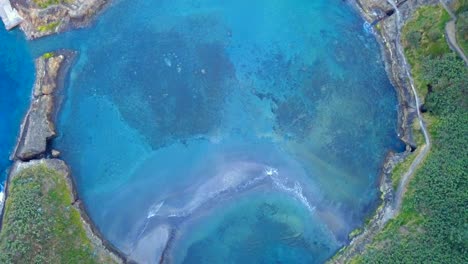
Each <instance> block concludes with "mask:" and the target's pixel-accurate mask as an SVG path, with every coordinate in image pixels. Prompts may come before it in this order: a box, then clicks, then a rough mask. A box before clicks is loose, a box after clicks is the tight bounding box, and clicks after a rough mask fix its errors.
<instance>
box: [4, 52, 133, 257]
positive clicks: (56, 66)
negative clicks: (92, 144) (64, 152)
mask: <svg viewBox="0 0 468 264" xmlns="http://www.w3.org/2000/svg"><path fill="white" fill-rule="evenodd" d="M75 55H76V54H75V52H73V51H67V50H61V51H57V52H54V53H46V54H44V55H43V56H41V57H40V58H38V59H36V61H35V65H36V81H35V83H34V88H33V96H32V100H31V105H30V109H29V110H28V113H27V114H26V117H25V118H24V121H23V124H22V126H21V131H20V136H19V139H18V142H17V146H16V149H15V151H14V154H13V155H12V157H11V159H12V160H13V161H14V163H13V166H12V168H11V169H10V173H9V175H8V180H7V183H6V186H5V200H6V199H7V198H8V189H9V188H8V187H9V182H11V180H12V179H13V178H14V177H15V175H18V173H20V172H21V171H22V170H24V169H26V168H29V167H31V166H35V165H38V164H42V165H45V166H47V167H48V168H50V169H52V170H55V171H57V172H59V173H60V174H62V175H63V176H64V177H65V178H66V180H67V183H68V187H69V190H70V192H71V194H72V197H73V201H74V202H73V203H72V206H74V207H75V208H76V209H77V210H78V211H79V212H80V216H81V221H82V223H83V226H84V228H85V230H86V234H87V236H88V238H89V239H90V240H91V241H92V243H93V245H95V247H96V248H97V249H98V250H99V251H100V252H103V254H106V255H109V256H110V257H111V258H112V259H113V260H115V262H117V263H124V262H125V259H126V256H125V255H124V254H122V253H121V252H120V251H119V250H118V249H117V248H115V247H114V246H113V245H112V244H111V243H110V242H108V241H107V240H106V239H105V238H104V237H103V236H102V234H101V233H100V231H99V230H98V228H97V227H96V226H95V225H94V224H93V222H92V221H91V220H90V218H89V216H88V214H87V212H86V209H85V207H84V206H83V204H82V202H81V200H80V199H79V197H78V194H77V191H76V185H75V183H74V179H73V177H71V172H70V169H69V167H68V165H67V164H66V163H65V162H64V161H63V160H60V159H59V155H60V152H59V151H57V150H52V149H50V146H49V145H50V144H49V143H50V140H51V139H52V138H53V137H55V136H56V131H55V119H56V115H57V111H58V109H59V107H58V105H59V104H60V100H61V98H60V90H61V89H60V88H61V87H63V85H64V80H65V77H66V75H67V73H68V70H69V68H70V67H71V64H72V63H73V60H74V57H75ZM0 219H3V213H2V214H1V215H0ZM0 228H1V221H0Z"/></svg>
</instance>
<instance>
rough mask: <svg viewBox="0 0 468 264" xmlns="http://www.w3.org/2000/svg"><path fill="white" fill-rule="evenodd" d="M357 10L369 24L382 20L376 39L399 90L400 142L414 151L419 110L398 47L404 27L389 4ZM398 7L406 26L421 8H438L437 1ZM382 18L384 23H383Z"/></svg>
mask: <svg viewBox="0 0 468 264" xmlns="http://www.w3.org/2000/svg"><path fill="white" fill-rule="evenodd" d="M356 2H357V6H358V7H359V9H360V10H359V11H360V13H361V15H362V16H363V18H364V19H366V20H367V21H368V22H369V23H372V22H373V21H376V20H380V21H379V22H378V34H376V36H377V38H378V39H379V40H380V43H381V44H382V45H383V49H382V52H383V56H384V58H385V66H386V69H387V72H388V74H389V76H390V80H391V81H392V83H393V85H394V86H395V87H396V89H397V94H398V100H399V102H400V104H399V105H400V108H399V115H400V118H399V120H400V124H399V126H400V129H399V130H400V131H399V134H400V138H401V139H402V140H403V141H404V142H405V143H406V144H407V145H410V146H411V148H415V147H416V143H415V141H414V138H413V133H412V129H411V126H412V123H413V120H414V118H416V113H417V110H418V106H416V103H415V98H414V96H413V93H412V91H411V84H410V81H409V80H408V77H407V74H406V68H405V66H404V62H403V58H401V56H400V55H399V52H398V45H400V43H399V40H398V32H399V30H401V27H402V26H403V25H402V24H401V25H397V21H396V19H397V18H396V15H393V14H394V11H393V7H392V6H391V5H390V3H389V2H388V1H386V0H358V1H356ZM394 2H395V3H396V4H398V5H399V8H398V9H399V12H400V16H401V19H402V21H401V22H402V23H403V24H404V23H405V22H406V21H407V20H408V19H409V18H410V17H411V16H412V14H413V13H414V12H415V11H416V9H417V8H418V7H420V6H422V5H434V4H438V3H439V1H438V0H412V1H403V0H400V1H398V0H394ZM382 18H383V19H382Z"/></svg>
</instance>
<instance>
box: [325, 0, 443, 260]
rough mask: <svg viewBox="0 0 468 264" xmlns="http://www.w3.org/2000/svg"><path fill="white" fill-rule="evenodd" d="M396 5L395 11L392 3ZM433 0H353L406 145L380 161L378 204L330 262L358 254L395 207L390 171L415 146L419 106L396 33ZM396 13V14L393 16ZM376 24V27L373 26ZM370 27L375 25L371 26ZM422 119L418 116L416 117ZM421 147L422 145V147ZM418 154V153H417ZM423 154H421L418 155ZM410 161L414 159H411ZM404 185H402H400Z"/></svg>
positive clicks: (397, 198)
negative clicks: (379, 58) (373, 44)
mask: <svg viewBox="0 0 468 264" xmlns="http://www.w3.org/2000/svg"><path fill="white" fill-rule="evenodd" d="M391 2H393V4H394V5H396V6H398V10H395V8H394V5H392V4H391ZM438 3H439V1H437V0H413V1H406V0H400V1H397V0H390V1H386V0H356V1H355V2H354V4H355V7H356V9H357V10H358V11H359V13H360V14H361V16H362V17H363V18H364V19H365V20H366V21H367V26H368V27H369V29H370V30H371V31H372V32H373V33H374V34H375V36H376V37H377V39H378V41H379V43H380V45H381V50H382V54H383V57H384V61H385V68H386V70H387V73H388V75H389V77H390V80H391V82H392V83H393V85H394V87H395V88H396V91H397V95H398V100H399V120H398V122H399V137H400V138H401V139H402V140H403V141H404V142H405V143H406V144H407V150H406V152H405V153H402V154H394V153H390V154H389V155H388V157H387V159H386V161H385V163H384V166H383V170H382V175H381V184H380V191H381V192H382V195H381V199H382V204H381V206H380V207H379V208H378V209H377V211H376V212H375V214H374V215H373V217H372V218H371V219H370V220H369V221H368V222H367V224H366V225H365V226H364V228H363V229H362V230H360V232H359V233H358V234H357V235H354V236H353V237H352V239H351V242H350V244H349V245H348V246H346V247H344V248H342V249H341V250H340V251H339V252H338V253H337V255H336V256H335V257H334V258H333V259H332V260H330V261H329V262H330V263H348V262H349V261H351V259H352V258H353V257H354V256H356V255H358V254H360V253H362V252H363V251H364V250H365V247H366V245H367V244H368V243H370V242H371V241H372V239H373V238H374V237H375V235H376V234H377V233H378V232H379V231H380V230H382V229H383V227H384V226H385V224H386V223H387V221H388V220H389V219H390V218H392V217H393V216H394V215H395V214H396V213H397V210H398V208H396V207H398V204H397V203H398V201H400V200H401V197H396V196H398V195H399V196H401V195H402V194H401V193H400V194H399V193H396V192H395V190H394V188H393V186H392V179H391V174H392V171H393V169H394V168H395V166H396V165H397V164H398V163H400V162H402V161H403V160H404V159H405V158H406V157H407V156H408V155H409V154H410V153H411V152H413V151H414V150H415V149H416V148H417V147H420V146H417V145H416V143H415V138H414V135H413V132H414V131H413V126H412V124H413V122H414V121H416V120H417V119H419V118H418V112H419V107H420V106H419V105H418V99H417V98H415V96H417V94H415V93H414V92H413V91H412V83H411V82H412V80H411V79H410V77H409V73H408V71H409V69H407V67H409V66H408V65H407V63H406V58H404V57H403V56H404V55H403V54H402V52H400V51H401V49H400V48H401V43H400V41H401V40H400V32H401V30H402V27H403V25H404V24H406V22H407V21H408V20H409V19H410V18H411V17H412V15H413V14H414V13H415V12H416V10H417V9H418V8H419V7H421V6H423V5H435V4H438ZM396 13H398V14H397V15H398V16H397V15H394V14H396ZM376 25H377V26H376ZM374 26H376V27H375V28H374ZM418 121H419V122H422V120H421V119H419V120H418ZM423 147H425V146H423ZM418 155H421V154H418ZM422 155H423V156H424V155H425V154H422ZM413 163H414V162H413ZM403 187H404V186H403Z"/></svg>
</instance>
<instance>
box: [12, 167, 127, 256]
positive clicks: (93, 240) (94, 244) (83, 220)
mask: <svg viewBox="0 0 468 264" xmlns="http://www.w3.org/2000/svg"><path fill="white" fill-rule="evenodd" d="M38 168H46V170H47V171H48V172H47V173H45V174H44V175H47V176H50V179H44V177H42V178H41V179H37V178H35V177H34V176H29V180H30V181H34V182H35V184H37V185H42V186H46V188H42V190H43V191H44V194H47V192H48V191H50V189H52V188H55V189H54V190H53V191H55V192H60V191H65V192H66V193H67V195H66V197H61V198H62V199H64V200H65V201H67V200H70V201H75V202H73V203H72V204H71V206H72V207H74V209H75V210H77V211H78V212H80V222H70V225H73V226H74V228H75V229H73V230H83V231H84V234H86V237H85V238H83V237H80V238H79V239H80V240H82V241H83V242H87V243H90V244H91V245H90V246H91V248H92V250H93V253H92V256H93V257H95V258H96V259H97V260H101V261H102V262H101V263H123V261H122V256H120V255H119V254H118V253H116V252H114V251H111V250H109V249H108V247H109V245H108V244H105V243H106V242H104V241H103V240H101V239H100V237H99V235H97V233H96V231H95V230H94V229H93V227H92V225H91V224H90V223H89V221H88V217H87V216H86V214H84V213H83V208H82V206H81V204H80V203H79V202H76V201H79V200H78V196H77V194H76V191H75V188H74V185H73V181H72V178H71V175H70V168H69V167H68V166H67V164H66V163H65V162H64V161H63V160H60V159H35V160H30V161H27V162H24V161H16V162H15V163H14V164H13V166H12V168H11V170H10V174H9V179H8V183H9V184H8V185H7V187H9V188H8V189H7V190H10V191H11V187H10V186H13V184H12V182H14V180H15V178H17V177H24V175H22V176H20V175H21V173H22V172H23V171H27V170H29V172H31V170H34V169H38ZM39 170H40V169H39ZM44 175H42V176H44ZM54 177H59V178H61V179H60V180H58V179H57V178H54ZM41 180H42V181H41ZM59 181H61V182H64V183H65V184H64V187H58V186H59V184H58V183H57V182H59ZM45 183H47V184H45ZM18 188H20V187H18V186H16V189H18ZM60 188H64V189H60ZM61 202H62V200H61ZM65 203H66V204H62V205H63V206H66V208H67V209H66V211H65V212H62V213H63V214H67V213H70V210H71V207H70V205H69V204H68V202H65ZM59 208H60V207H59ZM68 208H70V209H68ZM56 210H63V209H56ZM48 213H49V214H50V216H51V217H53V216H54V214H53V213H51V212H49V211H48ZM68 217H70V216H68ZM7 218H8V217H7ZM36 220H37V219H32V220H31V221H36ZM8 224H10V225H12V224H14V223H11V222H9V223H8ZM70 230H72V229H70ZM55 239H57V241H59V239H58V237H55ZM70 246H72V245H70Z"/></svg>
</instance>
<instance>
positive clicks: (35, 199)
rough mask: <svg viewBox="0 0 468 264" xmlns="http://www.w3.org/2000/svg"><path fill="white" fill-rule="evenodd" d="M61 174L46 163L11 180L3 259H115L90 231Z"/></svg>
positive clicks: (0, 239)
mask: <svg viewBox="0 0 468 264" xmlns="http://www.w3.org/2000/svg"><path fill="white" fill-rule="evenodd" d="M71 203H72V196H71V192H70V189H69V187H68V185H67V181H66V178H65V177H64V175H63V174H61V173H59V172H57V171H55V170H52V169H49V168H47V167H46V166H44V165H36V166H34V167H30V168H27V169H24V170H23V171H21V172H20V173H19V174H17V175H16V176H15V177H14V178H13V179H12V181H11V185H10V195H9V196H8V199H7V201H6V207H5V216H4V219H3V229H2V231H1V233H0V263H5V264H7V263H113V261H112V260H111V259H109V257H107V256H103V254H102V253H100V252H102V251H99V250H97V249H96V248H95V247H94V246H93V244H92V243H91V241H90V240H89V238H88V237H87V235H86V231H85V229H84V226H83V223H82V222H81V218H80V215H79V212H78V210H77V209H75V208H74V207H73V206H72V205H71Z"/></svg>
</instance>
